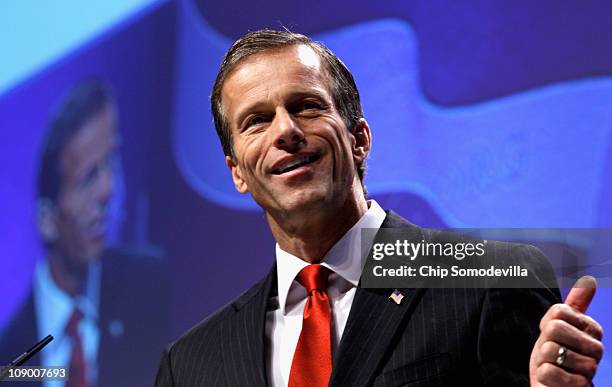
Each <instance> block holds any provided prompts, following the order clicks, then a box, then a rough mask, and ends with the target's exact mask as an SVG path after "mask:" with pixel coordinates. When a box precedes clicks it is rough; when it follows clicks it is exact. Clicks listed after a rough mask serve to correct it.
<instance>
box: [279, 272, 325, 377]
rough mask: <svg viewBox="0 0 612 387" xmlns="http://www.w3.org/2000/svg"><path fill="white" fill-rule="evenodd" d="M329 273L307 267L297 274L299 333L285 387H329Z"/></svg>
mask: <svg viewBox="0 0 612 387" xmlns="http://www.w3.org/2000/svg"><path fill="white" fill-rule="evenodd" d="M328 276H329V269H327V268H326V267H323V266H321V265H319V264H315V265H309V266H306V267H305V268H303V269H302V271H300V273H299V274H298V282H299V283H300V284H302V286H304V287H305V288H306V291H307V292H308V298H307V300H306V306H305V307H304V320H303V323H302V332H301V333H300V338H299V340H298V343H297V347H296V348H295V353H294V355H293V362H292V363H291V373H290V375H289V387H302V386H309V387H319V386H321V387H323V386H327V385H328V383H329V377H330V375H331V370H332V352H331V332H330V326H331V308H330V306H329V298H328V297H327V277H328Z"/></svg>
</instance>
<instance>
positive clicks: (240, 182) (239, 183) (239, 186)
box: [225, 156, 249, 194]
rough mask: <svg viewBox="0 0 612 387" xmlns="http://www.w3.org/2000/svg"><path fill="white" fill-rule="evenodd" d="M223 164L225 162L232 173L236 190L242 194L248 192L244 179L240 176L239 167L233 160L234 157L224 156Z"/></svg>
mask: <svg viewBox="0 0 612 387" xmlns="http://www.w3.org/2000/svg"><path fill="white" fill-rule="evenodd" d="M225 164H227V167H228V168H229V170H230V172H231V174H232V180H234V186H235V187H236V190H237V191H238V192H240V193H242V194H243V193H247V192H249V188H248V187H247V184H246V181H244V179H243V178H242V172H241V171H240V167H239V166H238V165H237V164H236V163H235V162H234V159H233V158H232V157H231V156H225Z"/></svg>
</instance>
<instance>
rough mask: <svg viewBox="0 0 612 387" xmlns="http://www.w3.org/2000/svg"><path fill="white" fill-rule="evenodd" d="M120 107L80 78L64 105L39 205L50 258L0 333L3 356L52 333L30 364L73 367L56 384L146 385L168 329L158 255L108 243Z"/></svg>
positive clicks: (49, 140)
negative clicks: (80, 81)
mask: <svg viewBox="0 0 612 387" xmlns="http://www.w3.org/2000/svg"><path fill="white" fill-rule="evenodd" d="M115 110H116V108H115V104H114V100H113V98H112V96H111V94H110V92H109V91H108V89H107V88H106V87H105V86H104V85H102V84H101V83H99V82H96V81H89V82H83V83H80V84H79V85H77V86H76V87H74V88H73V89H71V90H70V91H69V92H68V94H67V96H66V97H65V99H64V100H63V101H62V103H61V104H60V106H59V109H58V110H57V112H56V114H55V116H54V118H53V120H52V123H51V125H50V128H49V131H48V132H47V136H46V138H45V141H44V145H43V148H42V154H41V163H40V167H39V175H38V176H39V177H38V203H37V204H38V227H39V233H40V236H41V239H42V241H43V243H44V245H45V249H46V257H45V259H42V260H40V261H39V262H38V264H37V266H36V270H35V273H34V279H33V285H32V290H31V292H30V294H29V295H28V296H27V297H26V299H25V302H24V303H23V305H22V306H21V308H20V309H19V310H18V311H17V313H16V314H15V316H14V317H13V319H12V321H11V322H10V323H9V324H8V326H7V327H5V329H4V330H3V332H2V334H1V335H0V363H2V364H8V362H10V361H11V360H13V358H15V357H16V356H17V355H19V354H21V353H22V352H23V351H25V350H26V349H27V348H29V347H30V346H32V345H33V344H35V343H36V342H37V341H38V340H40V339H41V338H42V337H45V336H46V335H48V334H52V335H53V336H54V340H53V341H52V342H51V343H50V344H49V345H48V346H47V347H45V348H44V350H43V351H42V352H41V353H40V354H39V355H37V356H36V357H35V358H33V359H32V360H31V361H30V362H28V363H27V364H25V365H43V366H63V367H66V368H68V369H69V373H70V376H69V379H68V381H66V382H65V383H62V382H53V383H52V384H51V385H53V386H59V385H62V384H63V385H66V386H70V387H72V386H75V387H76V386H79V387H86V386H89V387H91V386H136V385H143V383H144V384H147V383H146V382H144V381H145V380H150V381H152V380H153V378H154V375H155V366H156V364H157V360H158V356H155V355H154V354H155V353H156V352H158V351H159V350H160V349H161V348H162V347H163V344H164V343H163V342H164V337H166V335H167V334H168V333H167V326H166V325H167V324H166V321H167V318H166V313H165V310H164V308H165V307H166V306H167V301H166V300H167V294H168V289H167V287H166V286H165V285H164V276H163V275H162V273H163V271H162V267H161V264H162V262H161V259H160V256H159V254H158V253H155V251H153V250H152V249H147V251H146V252H145V251H142V250H143V249H140V251H136V250H135V249H131V250H129V249H109V248H108V247H107V241H106V237H107V234H108V228H109V222H110V220H109V217H110V216H109V202H110V199H111V196H112V192H113V181H114V180H115V176H114V168H113V160H115V158H116V148H117V140H118V138H117V137H118V129H117V117H116V111H115ZM48 383H49V382H43V383H42V385H43V386H46V385H48ZM36 385H40V383H38V384H36Z"/></svg>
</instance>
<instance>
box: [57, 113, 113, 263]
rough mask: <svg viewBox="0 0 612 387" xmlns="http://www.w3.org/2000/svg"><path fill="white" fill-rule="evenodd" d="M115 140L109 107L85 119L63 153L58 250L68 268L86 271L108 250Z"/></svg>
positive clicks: (61, 158) (61, 160)
mask: <svg viewBox="0 0 612 387" xmlns="http://www.w3.org/2000/svg"><path fill="white" fill-rule="evenodd" d="M116 136H117V133H116V117H115V111H114V109H113V108H112V107H110V106H107V107H105V108H103V109H101V110H100V111H99V112H98V113H96V114H95V115H94V116H92V117H91V118H90V119H89V120H88V121H86V122H85V123H84V124H83V126H82V127H81V129H80V130H79V131H78V132H77V133H76V134H75V135H74V136H73V137H72V138H71V139H70V140H69V141H68V143H67V144H66V146H65V147H64V149H63V150H62V152H61V155H60V158H59V163H60V165H59V167H60V176H61V184H60V191H59V196H58V200H57V205H56V208H55V224H56V228H57V239H56V241H55V246H54V247H55V248H56V250H57V252H58V253H60V254H61V255H62V256H63V257H64V258H65V259H67V261H68V263H69V264H72V265H78V266H81V267H84V266H85V265H88V264H89V263H91V261H93V260H95V259H97V258H98V257H99V256H100V255H101V253H102V251H103V249H104V242H105V235H106V228H107V203H108V200H109V198H110V196H111V193H112V183H113V171H112V158H113V155H114V151H115V147H116Z"/></svg>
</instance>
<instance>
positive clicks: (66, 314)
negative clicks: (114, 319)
mask: <svg viewBox="0 0 612 387" xmlns="http://www.w3.org/2000/svg"><path fill="white" fill-rule="evenodd" d="M100 277H101V264H100V262H95V263H93V264H91V265H90V267H89V271H88V273H87V289H86V291H85V294H83V295H80V296H77V297H72V296H70V295H69V294H68V293H67V292H65V291H64V290H63V289H62V288H60V287H59V286H57V284H56V283H55V280H54V279H53V276H52V275H51V268H50V266H49V262H48V260H43V261H41V262H39V264H38V265H37V268H36V273H35V287H34V292H35V300H36V308H37V313H38V314H39V315H40V316H44V317H43V318H41V319H39V332H40V335H41V336H42V337H44V336H46V335H47V334H49V333H51V334H53V335H57V336H59V337H61V336H62V335H63V333H64V328H65V327H66V324H67V323H68V319H69V318H70V316H71V314H72V311H73V309H74V308H75V307H78V308H79V310H80V311H81V312H82V313H83V318H84V319H91V320H92V321H95V322H97V321H98V305H99V293H100Z"/></svg>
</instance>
